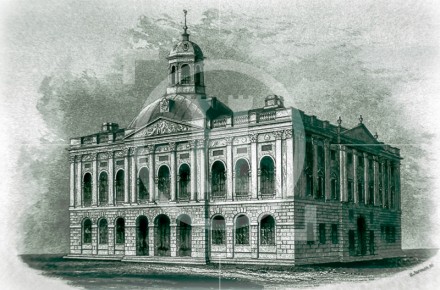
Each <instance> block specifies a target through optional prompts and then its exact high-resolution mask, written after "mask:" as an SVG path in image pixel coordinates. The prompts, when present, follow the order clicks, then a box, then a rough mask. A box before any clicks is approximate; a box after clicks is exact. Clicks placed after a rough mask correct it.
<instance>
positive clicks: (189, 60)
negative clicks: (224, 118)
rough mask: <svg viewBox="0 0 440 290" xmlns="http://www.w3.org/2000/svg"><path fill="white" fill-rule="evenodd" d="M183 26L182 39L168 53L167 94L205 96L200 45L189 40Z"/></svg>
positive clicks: (186, 28) (185, 27)
mask: <svg viewBox="0 0 440 290" xmlns="http://www.w3.org/2000/svg"><path fill="white" fill-rule="evenodd" d="M183 12H184V15H185V25H184V26H183V34H182V40H181V41H180V42H178V43H177V44H175V45H174V47H173V48H172V49H171V51H170V54H169V55H168V73H169V77H168V87H167V95H170V94H186V95H187V94H190V95H192V97H201V98H205V97H206V96H205V85H204V75H203V59H204V57H203V52H202V50H201V49H200V47H199V46H198V45H197V44H196V43H194V42H192V41H190V40H189V34H188V32H187V30H188V27H187V26H186V13H187V11H186V10H183Z"/></svg>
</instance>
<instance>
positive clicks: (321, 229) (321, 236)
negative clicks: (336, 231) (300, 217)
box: [319, 224, 326, 244]
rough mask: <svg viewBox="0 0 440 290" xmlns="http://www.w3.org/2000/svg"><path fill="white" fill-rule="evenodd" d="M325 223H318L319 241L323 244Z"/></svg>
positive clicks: (324, 240)
mask: <svg viewBox="0 0 440 290" xmlns="http://www.w3.org/2000/svg"><path fill="white" fill-rule="evenodd" d="M325 242H326V238H325V224H319V243H320V244H325Z"/></svg>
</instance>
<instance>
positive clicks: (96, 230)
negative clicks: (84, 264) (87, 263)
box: [92, 222, 99, 255]
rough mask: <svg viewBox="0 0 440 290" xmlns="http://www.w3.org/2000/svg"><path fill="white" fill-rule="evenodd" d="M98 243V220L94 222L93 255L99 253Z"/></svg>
mask: <svg viewBox="0 0 440 290" xmlns="http://www.w3.org/2000/svg"><path fill="white" fill-rule="evenodd" d="M98 243H99V237H98V226H97V225H96V222H92V255H96V254H98Z"/></svg>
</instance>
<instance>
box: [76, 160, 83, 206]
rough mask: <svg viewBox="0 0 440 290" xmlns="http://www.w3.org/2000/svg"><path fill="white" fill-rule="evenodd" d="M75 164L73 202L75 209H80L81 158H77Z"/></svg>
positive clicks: (81, 188)
mask: <svg viewBox="0 0 440 290" xmlns="http://www.w3.org/2000/svg"><path fill="white" fill-rule="evenodd" d="M77 158H78V159H77V161H78V162H77V163H76V200H75V202H76V203H75V205H76V207H81V206H82V190H83V187H82V166H81V163H82V160H81V156H78V157H77Z"/></svg>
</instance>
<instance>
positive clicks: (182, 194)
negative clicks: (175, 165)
mask: <svg viewBox="0 0 440 290" xmlns="http://www.w3.org/2000/svg"><path fill="white" fill-rule="evenodd" d="M190 176H191V172H190V169H189V166H188V164H182V165H181V166H180V168H179V200H188V199H189V197H190V196H189V192H190Z"/></svg>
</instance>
